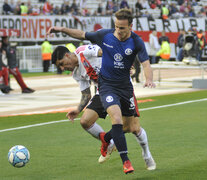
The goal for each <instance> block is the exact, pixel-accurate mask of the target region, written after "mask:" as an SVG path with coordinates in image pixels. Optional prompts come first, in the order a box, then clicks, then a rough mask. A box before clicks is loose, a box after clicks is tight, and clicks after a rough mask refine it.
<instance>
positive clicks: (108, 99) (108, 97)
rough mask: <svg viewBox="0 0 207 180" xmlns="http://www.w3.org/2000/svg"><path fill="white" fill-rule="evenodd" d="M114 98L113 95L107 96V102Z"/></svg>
mask: <svg viewBox="0 0 207 180" xmlns="http://www.w3.org/2000/svg"><path fill="white" fill-rule="evenodd" d="M113 100H114V98H113V97H112V96H107V97H106V102H108V103H110V102H112V101H113Z"/></svg>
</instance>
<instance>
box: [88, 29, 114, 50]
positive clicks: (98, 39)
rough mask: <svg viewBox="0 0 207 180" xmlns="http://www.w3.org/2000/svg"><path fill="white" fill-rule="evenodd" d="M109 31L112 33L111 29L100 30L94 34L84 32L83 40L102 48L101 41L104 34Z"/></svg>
mask: <svg viewBox="0 0 207 180" xmlns="http://www.w3.org/2000/svg"><path fill="white" fill-rule="evenodd" d="M111 31H113V29H101V30H99V31H96V32H86V34H85V38H86V39H87V40H89V41H91V42H92V43H95V44H97V45H99V46H100V47H102V41H103V38H104V36H105V34H107V33H109V32H111Z"/></svg>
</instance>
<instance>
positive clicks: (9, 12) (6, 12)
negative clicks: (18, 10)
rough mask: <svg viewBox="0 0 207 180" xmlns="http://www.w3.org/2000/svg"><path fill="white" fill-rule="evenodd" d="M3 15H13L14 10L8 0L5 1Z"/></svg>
mask: <svg viewBox="0 0 207 180" xmlns="http://www.w3.org/2000/svg"><path fill="white" fill-rule="evenodd" d="M2 9H3V14H6V15H8V14H11V13H12V9H11V7H10V5H9V4H8V0H4V4H3V8H2Z"/></svg>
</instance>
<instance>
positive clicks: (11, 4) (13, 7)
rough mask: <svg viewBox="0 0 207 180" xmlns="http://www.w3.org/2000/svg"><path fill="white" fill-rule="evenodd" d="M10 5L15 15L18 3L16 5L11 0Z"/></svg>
mask: <svg viewBox="0 0 207 180" xmlns="http://www.w3.org/2000/svg"><path fill="white" fill-rule="evenodd" d="M9 5H10V7H11V12H12V13H14V10H15V8H16V3H14V0H11V1H10V4H9Z"/></svg>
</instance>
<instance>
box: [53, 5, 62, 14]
mask: <svg viewBox="0 0 207 180" xmlns="http://www.w3.org/2000/svg"><path fill="white" fill-rule="evenodd" d="M53 14H54V15H61V10H60V8H59V6H55V8H54V9H53Z"/></svg>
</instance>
